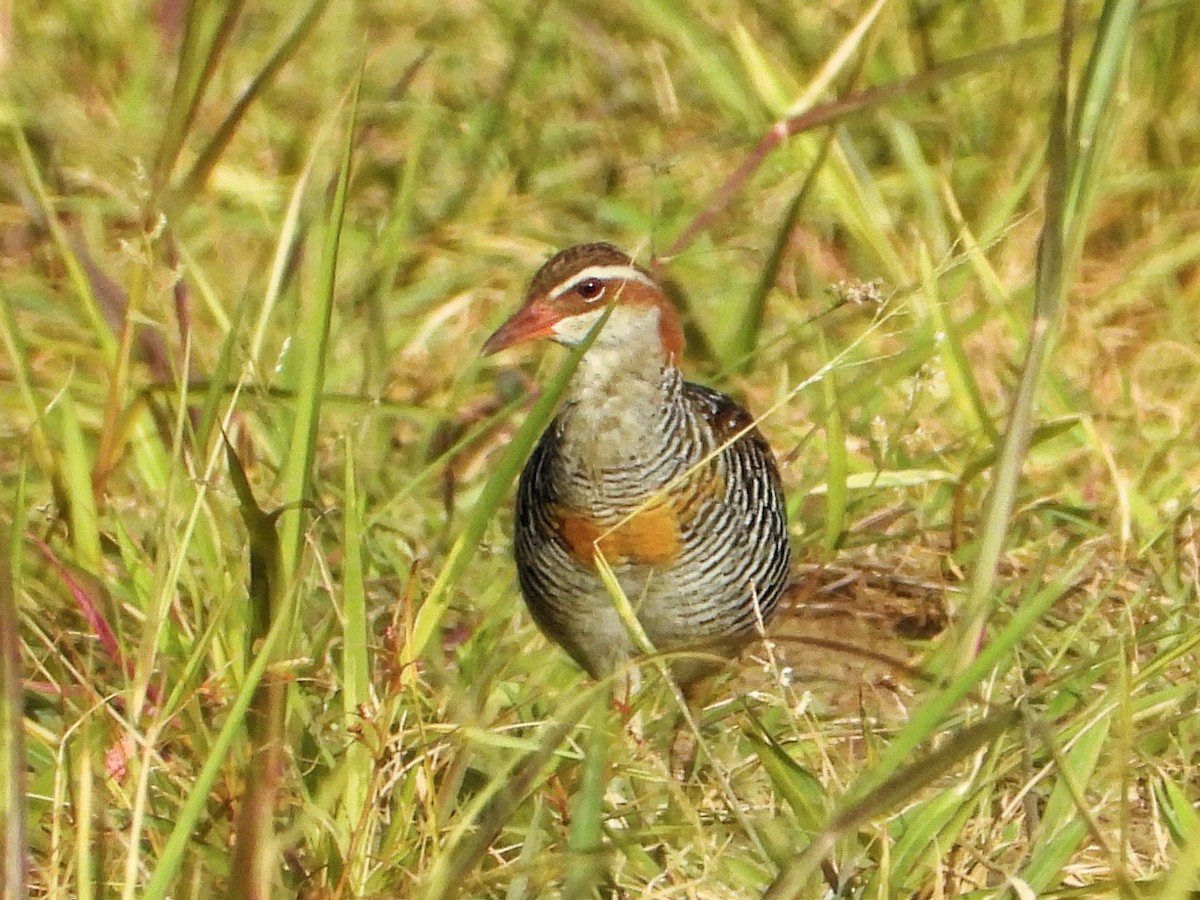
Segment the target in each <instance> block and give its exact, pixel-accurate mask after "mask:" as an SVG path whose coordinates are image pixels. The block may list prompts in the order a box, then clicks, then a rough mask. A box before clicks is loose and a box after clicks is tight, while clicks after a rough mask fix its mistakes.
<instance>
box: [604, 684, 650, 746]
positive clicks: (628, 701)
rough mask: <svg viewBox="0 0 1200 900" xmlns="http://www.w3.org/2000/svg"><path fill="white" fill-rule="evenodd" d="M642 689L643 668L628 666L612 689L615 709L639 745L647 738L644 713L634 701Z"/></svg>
mask: <svg viewBox="0 0 1200 900" xmlns="http://www.w3.org/2000/svg"><path fill="white" fill-rule="evenodd" d="M641 687H642V670H641V667H640V666H628V667H627V668H626V669H625V670H624V671H622V672H619V673H618V674H617V676H616V677H615V678H614V680H613V689H612V705H613V709H615V710H616V711H617V713H619V714H620V716H621V721H622V722H623V723H625V728H626V729H627V730H628V731H629V733H630V734H631V735H633V739H634V740H635V741H637V742H638V743H639V744H640V743H642V739H643V738H644V737H645V727H644V725H643V723H642V711H641V710H640V709H635V708H634V704H633V701H634V698H635V697H636V696H637V693H638V691H640V690H641Z"/></svg>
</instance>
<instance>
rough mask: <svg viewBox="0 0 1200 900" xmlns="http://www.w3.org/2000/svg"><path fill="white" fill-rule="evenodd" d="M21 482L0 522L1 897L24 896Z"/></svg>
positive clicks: (26, 853) (25, 768) (26, 856)
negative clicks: (8, 517) (7, 521)
mask: <svg viewBox="0 0 1200 900" xmlns="http://www.w3.org/2000/svg"><path fill="white" fill-rule="evenodd" d="M25 503H26V496H25V477H24V472H23V471H22V472H21V473H20V475H19V476H18V480H17V484H16V490H15V491H14V496H13V506H12V509H13V520H14V521H13V523H12V527H11V528H9V527H8V526H6V525H4V524H3V523H0V869H2V870H3V873H2V874H0V896H2V897H5V898H11V900H22V898H24V897H26V896H27V893H26V882H25V876H26V872H27V869H28V862H27V861H28V859H29V842H28V837H27V834H28V824H27V805H26V800H25V791H26V778H27V772H28V763H27V761H26V756H25V698H24V694H25V691H24V677H23V675H22V671H23V668H24V667H23V666H22V663H21V633H20V618H19V615H18V612H17V584H18V582H19V580H20V571H21V559H22V555H21V547H22V545H23V543H24V536H23V532H24V530H25Z"/></svg>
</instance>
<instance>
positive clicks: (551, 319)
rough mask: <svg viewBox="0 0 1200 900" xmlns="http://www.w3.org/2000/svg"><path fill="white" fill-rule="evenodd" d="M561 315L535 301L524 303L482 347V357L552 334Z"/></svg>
mask: <svg viewBox="0 0 1200 900" xmlns="http://www.w3.org/2000/svg"><path fill="white" fill-rule="evenodd" d="M561 318H562V315H561V314H560V313H558V312H555V311H554V310H553V309H550V308H549V307H547V306H544V305H543V304H541V303H538V302H537V301H532V302H530V303H526V304H525V305H524V306H522V307H521V308H520V309H518V310H517V311H516V313H514V314H513V317H512V318H511V319H509V320H508V321H507V322H505V323H504V324H503V325H501V326H500V327H499V328H497V329H496V333H495V334H493V335H492V336H491V337H490V338H488V339H487V343H486V344H484V345H483V355H484V356H491V355H492V354H493V353H498V352H499V351H501V350H506V349H507V348H509V347H512V346H515V345H516V344H523V343H525V342H526V341H533V340H537V339H538V338H544V337H550V336H551V335H553V334H554V325H555V323H556V322H558V321H559V319H561Z"/></svg>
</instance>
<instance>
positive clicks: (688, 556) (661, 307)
mask: <svg viewBox="0 0 1200 900" xmlns="http://www.w3.org/2000/svg"><path fill="white" fill-rule="evenodd" d="M597 328H598V331H597V333H596V334H595V336H594V338H593V339H592V343H591V346H590V347H588V349H587V350H586V352H585V353H584V355H583V356H582V358H581V359H580V361H579V363H578V366H577V368H576V369H575V371H574V373H573V374H572V376H571V378H570V381H569V383H568V385H567V387H566V389H565V393H564V397H563V400H562V404H561V406H560V408H559V410H558V412H557V414H556V416H555V417H554V419H553V420H552V422H551V423H550V424H549V425H548V426H547V428H546V430H545V432H544V433H543V434H542V436H541V438H540V440H539V441H538V443H537V445H536V447H535V449H534V450H533V452H532V454H531V455H530V457H529V459H528V461H527V462H526V464H525V466H524V468H523V470H522V472H521V475H520V477H519V479H518V484H517V491H516V502H515V515H514V520H515V524H514V536H513V555H514V558H515V562H516V570H517V577H518V582H519V584H520V589H521V593H522V595H523V597H524V600H525V603H526V605H527V607H528V609H529V612H530V614H531V616H532V618H533V619H534V621H535V622H536V623H537V625H538V626H539V627H540V629H541V630H542V632H543V633H544V634H545V635H546V636H547V637H548V638H550V640H552V641H553V642H555V643H556V644H558V645H559V646H561V647H562V649H564V650H565V651H566V652H567V654H568V655H570V657H571V658H572V659H574V660H575V662H576V663H578V665H579V666H580V667H581V668H583V669H584V670H585V671H586V672H587V673H588V674H590V675H591V676H592V677H593V678H595V679H603V678H605V677H608V676H610V675H613V674H614V673H616V672H618V671H620V670H621V669H622V667H624V666H626V664H627V663H628V662H629V661H630V660H633V659H635V658H637V657H638V656H639V647H638V642H636V641H635V640H634V638H633V637H632V636H631V634H630V629H629V628H627V626H626V625H625V624H624V623H623V621H622V619H621V617H620V615H619V613H618V611H617V608H616V605H615V603H614V601H613V597H612V594H611V593H610V590H609V588H607V587H606V586H605V583H604V581H603V579H602V577H601V574H600V568H601V566H600V564H599V562H598V557H603V562H604V563H606V564H607V566H608V567H611V570H612V572H613V574H615V576H616V579H617V582H618V584H619V585H620V587H621V589H622V591H623V593H624V594H625V596H626V597H627V598H628V600H629V602H630V605H631V606H632V607H633V609H634V610H635V612H636V615H637V618H638V621H639V623H640V624H641V626H642V629H643V630H644V633H645V635H646V636H647V637H648V638H649V639H650V642H651V643H652V644H653V646H654V648H655V649H656V650H658V651H660V652H670V651H678V652H673V653H670V658H671V663H670V669H671V673H672V675H673V676H674V678H675V680H676V682H677V683H678V685H679V686H680V687H681V688H682V689H683V691H684V694H685V695H689V691H690V689H691V687H692V686H693V685H696V684H698V683H701V682H703V681H707V680H709V676H710V675H712V674H714V673H715V672H716V671H718V670H719V669H720V668H721V667H722V660H723V659H725V658H729V657H732V656H734V655H736V654H737V652H739V651H740V649H741V648H742V647H744V646H745V645H746V644H748V643H749V642H751V641H752V640H753V639H754V638H755V637H756V636H758V635H760V634H762V631H763V628H764V626H765V624H766V623H767V622H769V621H770V619H771V617H772V615H773V614H774V612H775V609H776V607H777V605H778V604H779V600H780V597H781V595H782V594H783V593H784V591H785V589H786V587H787V585H788V583H789V577H790V568H791V545H790V542H789V537H788V524H787V511H786V506H785V502H784V493H783V488H782V483H781V479H780V475H779V470H778V467H777V465H776V462H775V458H774V456H773V454H772V451H771V448H770V446H769V445H768V443H767V441H766V440H765V438H764V437H763V435H762V434H761V432H760V431H759V429H758V427H757V425H756V422H755V419H754V417H753V416H752V415H751V414H750V413H749V412H747V411H746V410H745V409H744V408H743V407H742V406H740V405H738V404H737V403H736V402H735V401H734V400H733V399H731V398H730V397H728V396H726V395H725V394H723V393H720V392H718V391H716V390H713V389H711V388H708V387H704V386H702V385H699V384H695V383H693V382H690V381H687V380H686V379H685V378H684V376H683V372H682V371H681V369H680V363H681V356H682V353H683V348H684V331H683V325H682V321H681V318H680V314H679V312H678V311H677V309H676V308H675V306H674V305H673V303H672V302H671V300H670V299H669V297H668V294H667V293H666V291H665V290H664V287H663V285H662V283H660V281H659V280H658V279H657V278H656V277H655V276H654V275H653V274H652V273H651V272H650V271H649V270H648V269H646V268H643V267H642V266H640V265H638V264H637V263H636V262H634V260H633V259H632V258H631V257H630V256H628V255H627V254H626V253H624V252H623V251H621V250H619V249H618V248H616V247H614V246H613V245H611V244H608V243H587V244H581V245H578V246H574V247H570V248H569V249H565V250H562V251H561V252H559V253H557V254H556V255H555V256H553V257H552V258H551V259H550V260H549V261H548V262H546V263H545V264H544V265H543V266H542V267H541V269H540V270H539V271H538V272H537V274H536V275H535V276H534V277H533V279H532V281H531V282H530V285H529V289H528V291H527V293H526V296H525V300H524V303H523V305H522V306H521V307H520V308H519V310H518V311H517V312H516V313H515V314H514V315H512V316H511V318H509V319H507V321H505V322H504V323H503V324H502V325H501V326H500V327H499V329H497V330H496V332H495V333H494V334H492V335H491V337H489V338H488V340H487V342H486V343H485V344H484V347H483V353H484V355H485V356H486V355H491V354H494V353H497V352H499V351H501V350H505V349H507V348H510V347H513V346H516V345H518V344H523V343H526V342H530V341H535V340H546V339H548V340H550V341H553V342H556V343H558V344H561V345H564V346H566V347H576V346H578V345H579V344H581V343H582V342H583V341H585V339H587V338H588V337H589V336H590V335H591V332H592V330H593V329H597ZM687 651H696V652H687Z"/></svg>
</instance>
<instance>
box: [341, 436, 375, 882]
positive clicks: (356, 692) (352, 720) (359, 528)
mask: <svg viewBox="0 0 1200 900" xmlns="http://www.w3.org/2000/svg"><path fill="white" fill-rule="evenodd" d="M354 453H355V443H354V440H353V438H352V437H351V435H350V434H347V436H346V464H345V473H344V491H345V493H344V501H343V504H342V520H343V531H342V542H343V543H342V547H343V550H344V551H345V563H344V565H343V569H342V623H343V624H342V681H341V684H342V712H343V714H344V716H345V721H346V723H347V726H348V727H349V726H351V725H353V724H357V723H358V722H359V721H360V720H361V719H363V718H364V717H367V718H369V717H370V715H371V711H372V709H373V708H374V703H373V701H372V697H371V682H370V678H371V661H370V651H369V644H368V638H369V635H368V631H367V594H366V586H365V584H364V577H365V576H364V571H363V554H362V545H363V505H362V501H361V499H360V498H359V494H358V475H357V471H356V468H355V463H354ZM373 763H374V760H373V759H372V758H371V754H370V752H369V751H368V748H367V746H366V745H365V744H364V743H363V742H362V741H354V742H353V743H351V744H350V746H349V747H348V748H347V749H346V755H345V758H344V759H343V760H342V762H341V765H340V767H341V769H342V771H343V772H344V773H345V778H346V783H345V786H344V788H343V791H342V798H343V807H342V814H341V821H340V825H341V828H342V829H343V835H342V844H343V853H344V856H345V858H347V859H348V860H350V866H351V872H350V877H349V882H348V883H349V889H350V891H351V892H352V893H353V894H354V895H356V896H357V895H361V894H363V893H365V892H366V872H367V854H366V853H364V852H362V850H358V852H357V853H356V854H352V853H351V850H352V848H353V847H354V846H355V845H356V844H359V845H361V841H359V840H356V839H355V836H356V835H357V834H358V830H359V829H360V828H364V827H365V821H364V812H366V811H367V810H368V808H369V805H370V802H371V794H370V784H371V773H372V767H373Z"/></svg>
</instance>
